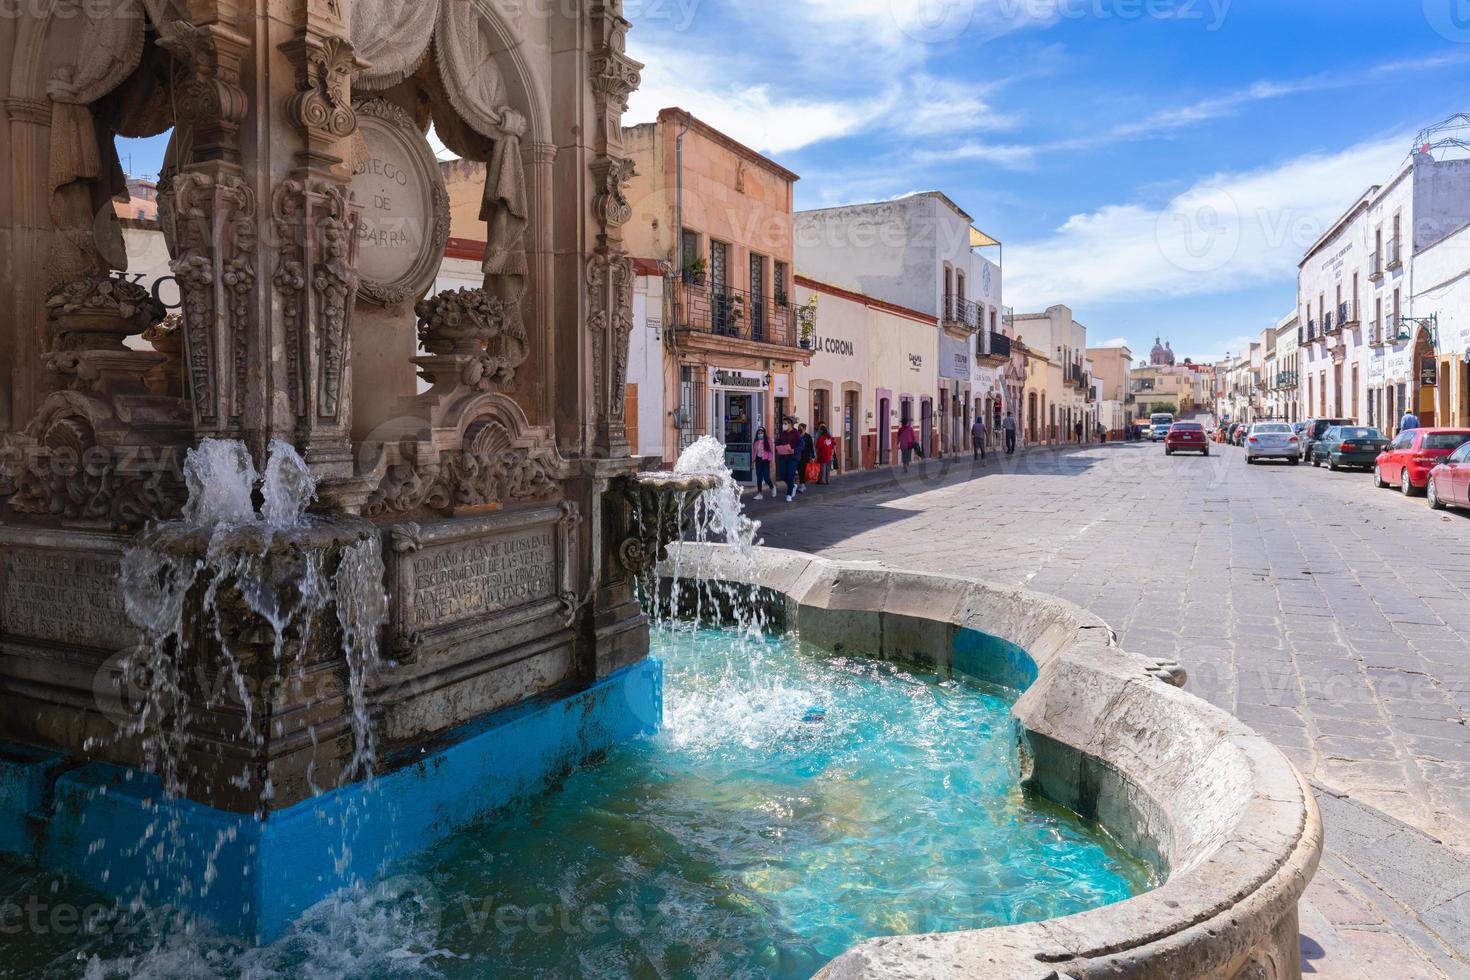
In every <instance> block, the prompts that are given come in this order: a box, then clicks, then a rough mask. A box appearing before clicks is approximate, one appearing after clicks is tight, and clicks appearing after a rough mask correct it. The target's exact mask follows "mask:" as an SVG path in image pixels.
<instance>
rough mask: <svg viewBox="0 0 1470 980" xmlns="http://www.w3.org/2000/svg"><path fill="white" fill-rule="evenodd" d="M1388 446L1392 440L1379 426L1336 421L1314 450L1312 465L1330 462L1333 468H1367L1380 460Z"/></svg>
mask: <svg viewBox="0 0 1470 980" xmlns="http://www.w3.org/2000/svg"><path fill="white" fill-rule="evenodd" d="M1387 448H1388V440H1387V439H1385V438H1384V437H1383V433H1382V432H1379V431H1378V430H1377V429H1373V428H1368V427H1365V426H1361V425H1335V426H1333V427H1332V428H1330V429H1328V430H1327V431H1326V432H1324V433H1322V438H1320V439H1318V440H1317V445H1316V448H1315V449H1314V450H1313V452H1312V465H1313V466H1317V465H1320V464H1321V463H1324V462H1325V463H1326V464H1327V468H1328V469H1329V470H1337V469H1339V468H1341V467H1344V466H1361V467H1363V468H1364V469H1367V468H1368V467H1370V466H1372V465H1373V464H1374V463H1376V462H1377V461H1378V454H1379V453H1381V452H1383V451H1384V450H1385V449H1387Z"/></svg>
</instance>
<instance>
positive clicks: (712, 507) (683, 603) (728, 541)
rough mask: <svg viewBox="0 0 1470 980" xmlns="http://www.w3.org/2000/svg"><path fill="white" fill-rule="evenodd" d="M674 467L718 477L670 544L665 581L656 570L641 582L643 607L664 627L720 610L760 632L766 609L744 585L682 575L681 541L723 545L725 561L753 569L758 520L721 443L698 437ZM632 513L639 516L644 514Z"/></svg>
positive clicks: (748, 630)
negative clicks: (681, 533)
mask: <svg viewBox="0 0 1470 980" xmlns="http://www.w3.org/2000/svg"><path fill="white" fill-rule="evenodd" d="M673 472H674V475H675V476H703V477H713V478H714V479H715V481H716V482H715V486H714V487H713V488H711V489H709V490H706V491H705V492H704V493H702V494H700V495H699V498H698V499H697V500H696V501H695V502H694V505H693V507H692V508H691V509H690V513H689V515H688V518H687V521H686V522H685V524H686V526H687V531H686V533H685V536H684V538H683V539H682V540H680V541H676V542H673V543H672V544H670V546H669V549H668V561H667V563H666V565H665V568H664V572H665V573H666V577H667V579H668V582H667V584H663V583H660V582H658V580H657V574H655V575H653V576H650V578H651V581H649V582H645V583H643V584H642V585H641V587H640V590H641V597H642V600H643V604H644V607H645V608H646V609H648V610H649V613H650V616H651V617H652V619H653V621H654V623H655V624H656V625H657V626H659V627H660V628H663V629H678V628H680V624H681V623H683V622H685V621H693V622H696V623H697V622H702V621H704V620H705V619H706V618H707V617H708V616H709V615H710V614H713V613H716V612H718V613H721V614H722V615H723V616H725V617H727V618H730V619H732V620H733V621H734V623H735V625H736V626H737V627H738V628H739V629H740V630H741V631H743V632H745V633H746V634H748V635H750V636H758V635H760V634H762V633H763V632H765V630H766V627H767V621H766V616H765V613H764V609H763V607H762V606H761V605H760V604H759V603H757V602H754V601H752V599H751V596H750V594H749V590H748V589H747V588H746V587H744V586H741V585H735V584H733V583H730V582H722V581H710V580H705V579H696V580H693V581H686V580H685V578H684V575H683V564H684V561H683V558H684V556H683V544H684V542H685V541H689V542H692V543H695V544H712V543H722V544H725V545H726V546H728V548H729V552H728V556H727V557H728V560H729V561H731V562H733V563H734V565H735V566H736V567H737V568H739V567H741V566H744V568H745V569H746V570H749V571H753V569H754V566H755V561H756V549H757V548H758V547H759V546H760V544H761V542H760V522H759V521H755V520H752V519H751V518H750V517H748V516H746V513H745V505H744V503H743V501H742V499H741V486H740V484H739V483H738V482H737V481H736V480H735V476H734V474H733V473H731V471H730V467H729V465H728V464H727V463H726V461H725V446H724V444H723V443H721V442H720V441H719V440H718V439H715V438H714V437H713V436H702V437H701V438H699V439H698V440H696V441H695V442H694V443H693V444H692V445H691V446H689V448H688V449H686V450H684V452H683V453H682V454H681V455H680V456H679V460H678V462H677V463H675V464H674V471H673ZM675 506H677V505H675ZM636 517H637V519H640V520H641V519H642V518H643V517H644V515H636Z"/></svg>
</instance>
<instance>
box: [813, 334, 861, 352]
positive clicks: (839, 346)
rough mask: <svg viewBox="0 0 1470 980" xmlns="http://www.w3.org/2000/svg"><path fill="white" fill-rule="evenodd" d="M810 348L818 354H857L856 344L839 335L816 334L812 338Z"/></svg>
mask: <svg viewBox="0 0 1470 980" xmlns="http://www.w3.org/2000/svg"><path fill="white" fill-rule="evenodd" d="M812 349H813V350H815V351H817V352H818V353H820V354H835V355H837V356H838V357H856V356H857V345H856V344H854V343H853V342H852V341H850V340H844V339H843V338H841V337H823V336H822V335H821V334H817V335H815V336H814V337H813V338H812Z"/></svg>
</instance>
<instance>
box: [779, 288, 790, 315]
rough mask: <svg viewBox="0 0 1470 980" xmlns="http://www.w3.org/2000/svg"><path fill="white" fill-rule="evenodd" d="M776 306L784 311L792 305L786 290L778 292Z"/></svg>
mask: <svg viewBox="0 0 1470 980" xmlns="http://www.w3.org/2000/svg"><path fill="white" fill-rule="evenodd" d="M776 305H777V306H779V307H780V308H781V309H783V310H784V309H786V308H787V307H789V306H790V305H791V297H790V296H787V295H786V291H785V290H784V289H778V290H776Z"/></svg>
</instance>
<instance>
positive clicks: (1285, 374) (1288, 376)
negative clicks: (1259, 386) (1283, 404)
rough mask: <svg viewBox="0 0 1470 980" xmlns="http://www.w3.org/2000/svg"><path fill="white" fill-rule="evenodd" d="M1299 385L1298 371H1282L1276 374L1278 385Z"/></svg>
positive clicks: (1285, 386) (1280, 386) (1293, 386)
mask: <svg viewBox="0 0 1470 980" xmlns="http://www.w3.org/2000/svg"><path fill="white" fill-rule="evenodd" d="M1296 385H1297V373H1296V372H1295V371H1282V372H1280V373H1278V374H1277V375H1276V387H1278V388H1295V387H1296Z"/></svg>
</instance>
